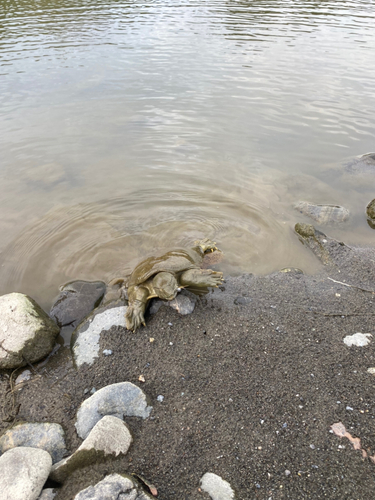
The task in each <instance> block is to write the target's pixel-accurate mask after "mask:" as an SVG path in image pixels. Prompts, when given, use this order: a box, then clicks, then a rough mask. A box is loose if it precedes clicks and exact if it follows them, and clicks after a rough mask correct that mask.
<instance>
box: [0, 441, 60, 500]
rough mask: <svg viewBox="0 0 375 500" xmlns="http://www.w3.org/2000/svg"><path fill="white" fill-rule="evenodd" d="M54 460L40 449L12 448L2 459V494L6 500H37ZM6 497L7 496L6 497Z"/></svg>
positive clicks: (0, 460) (0, 463) (0, 479)
mask: <svg viewBox="0 0 375 500" xmlns="http://www.w3.org/2000/svg"><path fill="white" fill-rule="evenodd" d="M51 466H52V458H51V456H50V454H49V453H47V452H46V451H44V450H41V449H38V448H28V447H19V448H12V449H11V450H8V451H7V452H5V453H4V455H1V457H0V471H1V474H0V492H1V498H3V499H4V500H13V499H14V500H16V499H17V500H23V499H25V500H26V499H27V500H35V499H37V498H38V496H39V494H40V492H41V491H42V488H43V486H44V483H45V482H46V480H47V478H48V474H49V472H50V470H51ZM4 495H5V496H4Z"/></svg>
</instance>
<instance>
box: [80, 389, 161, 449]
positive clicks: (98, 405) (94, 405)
mask: <svg viewBox="0 0 375 500" xmlns="http://www.w3.org/2000/svg"><path fill="white" fill-rule="evenodd" d="M151 410H152V406H147V401H146V396H145V394H144V392H143V391H142V390H141V389H140V388H139V387H137V386H136V385H134V384H132V383H131V382H119V383H117V384H112V385H107V386H106V387H103V388H102V389H99V390H98V391H96V392H95V394H93V395H92V396H90V397H89V398H87V399H86V400H85V401H84V402H83V403H82V404H81V406H80V408H79V410H78V412H77V422H76V424H75V426H76V429H77V434H78V436H79V437H81V438H82V439H85V438H86V437H87V436H88V434H89V432H90V431H91V429H92V428H93V427H94V425H95V424H96V423H97V422H99V420H100V419H101V418H102V417H103V416H104V415H113V416H115V417H118V418H121V419H122V418H123V417H124V416H128V417H141V418H147V417H149V416H150V413H151Z"/></svg>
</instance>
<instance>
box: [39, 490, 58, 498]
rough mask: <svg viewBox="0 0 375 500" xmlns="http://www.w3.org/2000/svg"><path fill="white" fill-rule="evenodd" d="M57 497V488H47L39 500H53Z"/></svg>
mask: <svg viewBox="0 0 375 500" xmlns="http://www.w3.org/2000/svg"><path fill="white" fill-rule="evenodd" d="M56 495H57V491H56V490H55V488H46V489H45V490H43V491H42V493H41V494H40V496H39V497H38V500H53V499H54V498H55V496H56Z"/></svg>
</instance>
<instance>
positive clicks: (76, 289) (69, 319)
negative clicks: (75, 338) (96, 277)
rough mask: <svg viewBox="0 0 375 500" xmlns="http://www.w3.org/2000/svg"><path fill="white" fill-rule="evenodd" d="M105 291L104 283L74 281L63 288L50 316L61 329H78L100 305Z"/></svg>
mask: <svg viewBox="0 0 375 500" xmlns="http://www.w3.org/2000/svg"><path fill="white" fill-rule="evenodd" d="M105 290H106V285H105V283H103V281H94V282H89V281H72V282H71V283H68V284H67V285H65V286H63V287H62V288H61V292H60V294H59V296H58V297H57V299H56V302H55V303H54V304H53V306H52V308H51V311H50V316H51V317H52V318H53V319H54V320H55V321H56V323H57V324H58V325H59V326H60V327H62V326H67V325H71V326H72V327H77V326H78V325H79V323H80V322H81V321H82V320H83V319H84V318H85V317H86V316H87V315H88V314H90V312H91V311H92V310H93V309H95V307H97V306H98V305H99V304H100V302H101V300H102V298H103V295H104V293H105Z"/></svg>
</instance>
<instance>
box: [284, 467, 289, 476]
mask: <svg viewBox="0 0 375 500" xmlns="http://www.w3.org/2000/svg"><path fill="white" fill-rule="evenodd" d="M284 474H285V475H286V477H288V476H290V470H288V469H286V471H285V472H284Z"/></svg>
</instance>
